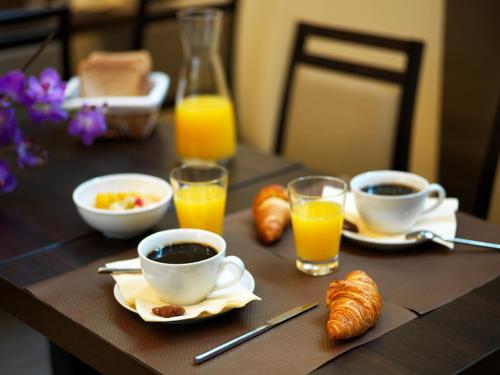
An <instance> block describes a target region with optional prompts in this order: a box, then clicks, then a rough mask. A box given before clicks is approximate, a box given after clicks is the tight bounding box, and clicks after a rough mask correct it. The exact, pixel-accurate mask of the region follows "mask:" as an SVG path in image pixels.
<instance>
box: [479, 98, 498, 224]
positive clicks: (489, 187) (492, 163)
mask: <svg viewBox="0 0 500 375" xmlns="http://www.w3.org/2000/svg"><path fill="white" fill-rule="evenodd" d="M499 157H500V102H498V103H497V112H496V116H495V121H494V123H493V127H492V129H491V132H490V137H489V139H488V145H487V148H486V154H485V158H484V162H483V167H482V170H481V175H480V177H479V183H478V187H477V190H476V200H475V202H474V209H473V213H474V215H476V216H479V217H481V218H483V219H486V218H487V217H488V211H489V208H490V202H491V199H492V195H493V194H492V193H493V186H494V183H495V173H496V170H497V165H498V158H499Z"/></svg>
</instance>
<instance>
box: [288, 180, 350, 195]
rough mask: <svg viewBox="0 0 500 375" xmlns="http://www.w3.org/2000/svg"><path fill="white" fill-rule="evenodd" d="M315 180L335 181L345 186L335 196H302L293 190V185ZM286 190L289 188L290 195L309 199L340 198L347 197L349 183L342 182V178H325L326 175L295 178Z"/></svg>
mask: <svg viewBox="0 0 500 375" xmlns="http://www.w3.org/2000/svg"><path fill="white" fill-rule="evenodd" d="M314 179H318V180H319V179H323V180H329V181H335V182H337V183H339V182H340V183H341V184H342V185H343V188H342V190H341V191H340V192H337V193H335V194H328V195H307V194H302V193H299V192H296V191H295V190H294V189H293V188H292V185H293V184H295V183H297V182H300V181H305V180H314ZM286 188H287V191H288V193H289V194H294V195H299V196H301V197H303V198H309V199H312V198H335V197H338V196H341V195H345V194H346V193H347V183H346V182H345V181H344V180H342V179H341V178H338V177H332V176H324V175H313V176H303V177H298V178H295V179H293V180H292V181H290V182H289V183H288V184H287V186H286Z"/></svg>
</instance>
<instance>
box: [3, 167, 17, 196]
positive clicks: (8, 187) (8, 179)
mask: <svg viewBox="0 0 500 375" xmlns="http://www.w3.org/2000/svg"><path fill="white" fill-rule="evenodd" d="M15 188H16V178H15V177H14V175H13V174H12V173H10V170H9V164H7V162H5V161H3V160H0V192H2V193H10V192H11V191H12V190H14V189H15Z"/></svg>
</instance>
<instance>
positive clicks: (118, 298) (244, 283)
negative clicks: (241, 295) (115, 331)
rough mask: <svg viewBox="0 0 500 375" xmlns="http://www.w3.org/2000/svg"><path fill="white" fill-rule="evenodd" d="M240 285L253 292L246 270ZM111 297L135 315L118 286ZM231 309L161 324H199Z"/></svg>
mask: <svg viewBox="0 0 500 375" xmlns="http://www.w3.org/2000/svg"><path fill="white" fill-rule="evenodd" d="M240 285H241V286H243V287H244V288H245V289H248V290H249V291H250V292H253V291H254V290H255V279H254V278H253V276H252V274H251V273H250V272H248V270H245V271H244V272H243V276H242V277H241V280H240ZM113 296H114V297H115V300H116V301H117V302H118V303H119V304H120V305H122V307H124V308H125V309H127V310H129V311H131V312H133V313H136V314H137V311H136V309H135V308H133V307H131V306H129V305H128V304H127V303H126V302H125V299H124V298H123V296H122V293H121V292H120V288H119V287H118V284H115V286H114V288H113ZM233 308H234V307H229V308H226V309H224V310H222V311H221V312H219V313H217V314H210V315H204V316H197V317H196V318H188V319H180V320H175V321H170V322H163V323H166V324H186V323H195V322H199V321H201V320H205V319H210V318H213V317H215V316H218V315H220V314H223V313H225V312H228V311H229V310H232V309H233Z"/></svg>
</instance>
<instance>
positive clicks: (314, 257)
mask: <svg viewBox="0 0 500 375" xmlns="http://www.w3.org/2000/svg"><path fill="white" fill-rule="evenodd" d="M342 221H343V214H342V207H341V206H340V205H339V204H338V203H335V202H327V201H308V202H304V203H300V204H297V205H295V206H294V207H293V210H292V225H293V234H294V237H295V248H296V250H297V257H298V258H299V259H301V260H303V261H310V262H322V261H329V260H332V259H336V258H337V256H338V254H339V246H340V236H341V232H342Z"/></svg>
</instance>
